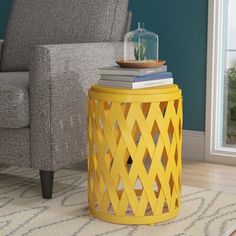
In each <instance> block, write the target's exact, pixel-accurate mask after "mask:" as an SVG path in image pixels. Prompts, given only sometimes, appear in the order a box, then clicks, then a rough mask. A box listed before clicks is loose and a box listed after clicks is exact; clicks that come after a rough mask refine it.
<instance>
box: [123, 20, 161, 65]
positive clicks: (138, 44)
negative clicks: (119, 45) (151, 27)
mask: <svg viewBox="0 0 236 236" xmlns="http://www.w3.org/2000/svg"><path fill="white" fill-rule="evenodd" d="M158 47H159V38H158V35H157V34H155V33H153V32H150V31H148V30H146V29H145V27H144V23H142V24H141V23H138V29H136V30H134V31H131V32H129V33H127V34H126V35H125V37H124V61H126V62H137V63H138V62H142V63H143V62H150V61H158V50H159V48H158Z"/></svg>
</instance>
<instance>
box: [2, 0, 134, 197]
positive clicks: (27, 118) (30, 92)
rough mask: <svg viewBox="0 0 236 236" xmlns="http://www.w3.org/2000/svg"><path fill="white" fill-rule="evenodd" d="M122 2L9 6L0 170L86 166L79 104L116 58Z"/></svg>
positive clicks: (46, 174) (125, 16)
mask: <svg viewBox="0 0 236 236" xmlns="http://www.w3.org/2000/svg"><path fill="white" fill-rule="evenodd" d="M127 5H128V0H109V1H107V0H14V1H13V5H12V9H11V13H10V19H9V22H8V27H7V31H6V35H5V39H4V42H3V41H0V55H1V57H0V65H1V70H0V71H1V72H0V163H3V164H8V165H17V166H24V167H31V168H37V169H39V170H40V177H41V186H42V194H43V197H44V198H51V196H52V185H53V174H54V171H55V170H57V169H59V168H62V167H65V166H67V165H71V164H73V163H77V162H79V161H80V160H83V159H86V158H87V132H86V122H87V121H86V96H87V90H88V88H89V87H90V86H91V84H93V83H95V82H96V81H97V80H98V78H99V77H98V68H100V67H104V66H110V65H113V64H114V63H115V60H116V59H118V58H122V56H123V44H122V43H119V41H121V40H122V39H123V36H124V33H125V32H126V31H127V28H129V22H130V21H129V19H130V14H129V13H128V11H127Z"/></svg>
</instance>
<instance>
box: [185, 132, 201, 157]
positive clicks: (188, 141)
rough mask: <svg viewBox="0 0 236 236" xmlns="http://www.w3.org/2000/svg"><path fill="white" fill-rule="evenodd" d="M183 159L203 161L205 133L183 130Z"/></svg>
mask: <svg viewBox="0 0 236 236" xmlns="http://www.w3.org/2000/svg"><path fill="white" fill-rule="evenodd" d="M183 159H185V160H194V161H204V160H205V132H202V131H193V130H183Z"/></svg>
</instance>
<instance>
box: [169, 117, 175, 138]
mask: <svg viewBox="0 0 236 236" xmlns="http://www.w3.org/2000/svg"><path fill="white" fill-rule="evenodd" d="M168 135H169V140H170V143H172V141H173V136H174V126H173V122H172V120H170V122H169V127H168Z"/></svg>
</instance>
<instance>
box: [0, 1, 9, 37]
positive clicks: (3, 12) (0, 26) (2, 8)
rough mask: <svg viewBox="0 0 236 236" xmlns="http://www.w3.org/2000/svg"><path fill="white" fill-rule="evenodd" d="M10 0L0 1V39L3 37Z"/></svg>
mask: <svg viewBox="0 0 236 236" xmlns="http://www.w3.org/2000/svg"><path fill="white" fill-rule="evenodd" d="M11 3H12V0H0V39H2V38H3V37H4V32H5V29H6V25H7V20H8V15H9V11H10V8H11Z"/></svg>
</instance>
